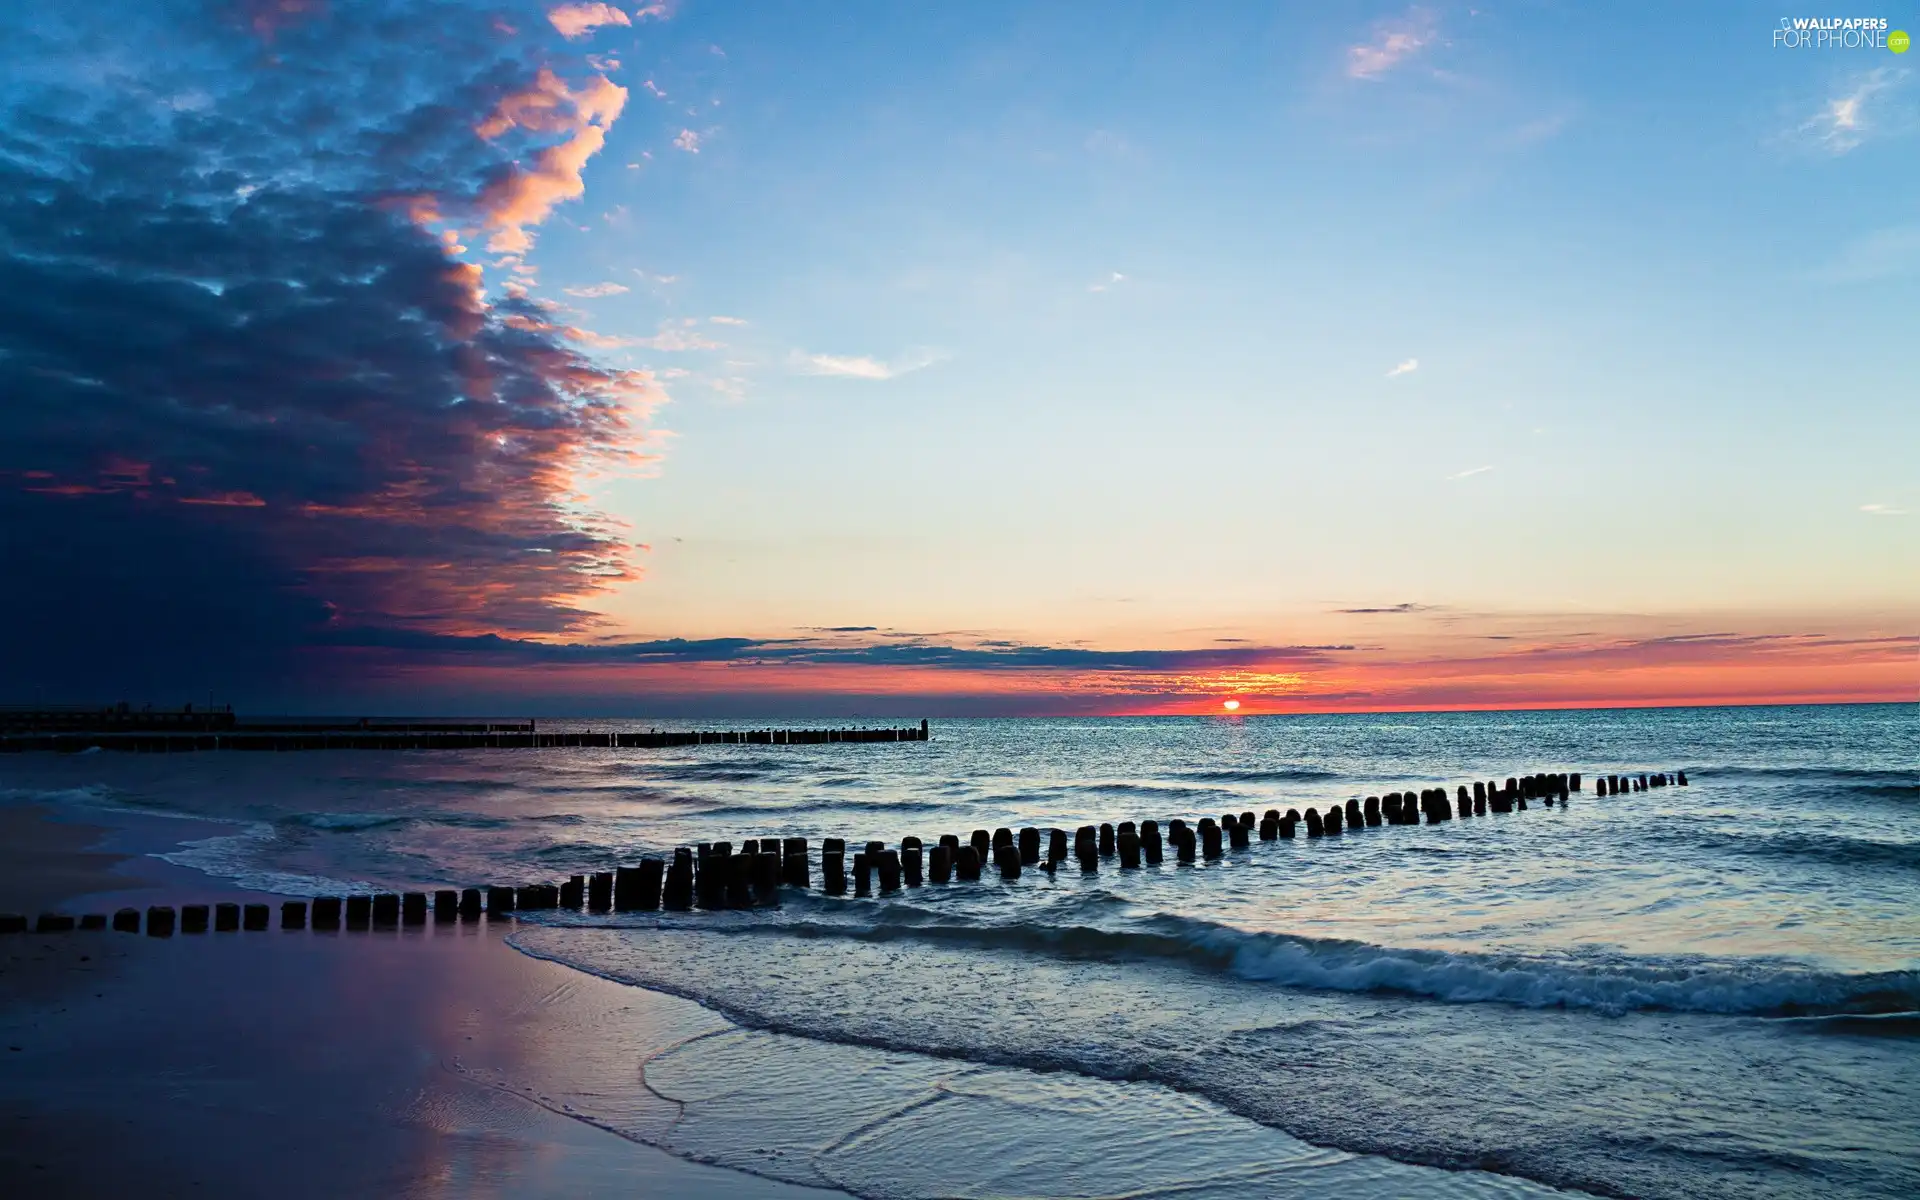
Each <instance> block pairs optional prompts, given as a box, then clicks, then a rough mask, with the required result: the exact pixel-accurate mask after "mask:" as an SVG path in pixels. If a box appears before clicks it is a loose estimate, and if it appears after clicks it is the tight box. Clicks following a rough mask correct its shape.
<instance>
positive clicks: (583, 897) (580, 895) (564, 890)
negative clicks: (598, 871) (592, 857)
mask: <svg viewBox="0 0 1920 1200" xmlns="http://www.w3.org/2000/svg"><path fill="white" fill-rule="evenodd" d="M586 904H587V877H586V876H585V875H569V876H567V881H566V882H565V883H563V884H561V885H560V907H561V908H565V909H573V910H578V909H581V908H585V907H586Z"/></svg>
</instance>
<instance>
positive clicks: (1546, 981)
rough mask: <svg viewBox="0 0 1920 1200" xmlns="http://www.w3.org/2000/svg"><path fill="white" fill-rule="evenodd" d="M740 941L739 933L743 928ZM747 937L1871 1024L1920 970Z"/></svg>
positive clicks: (1550, 1002) (1075, 942)
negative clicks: (1852, 1017) (971, 949)
mask: <svg viewBox="0 0 1920 1200" xmlns="http://www.w3.org/2000/svg"><path fill="white" fill-rule="evenodd" d="M741 932H746V930H745V929H742V930H741ZM759 932H766V933H785V934H791V935H794V936H799V937H818V938H849V937H851V938H858V939H861V940H866V941H888V940H914V941H926V942H940V943H947V944H961V945H968V946H975V947H978V948H981V949H992V950H1011V951H1018V952H1025V953H1040V954H1047V955H1051V956H1055V957H1061V958H1090V959H1100V960H1110V961H1111V960H1133V961H1154V960H1159V961H1171V962H1177V963H1180V964H1183V965H1185V966H1187V967H1190V968H1194V969H1200V970H1206V971H1214V972H1219V973H1223V974H1227V975H1231V976H1233V977H1235V978H1238V979H1242V980H1246V981H1248V982H1251V983H1261V984H1273V985H1277V986H1280V987H1290V988H1308V989H1313V990H1317V991H1335V992H1379V993H1391V994H1398V995H1407V996H1419V997H1423V998H1425V999H1428V1000H1437V1001H1441V1002H1443V1003H1449V1004H1475V1003H1495V1004H1511V1005H1517V1006H1519V1007H1522V1008H1570V1009H1584V1010H1588V1011H1592V1012H1597V1013H1602V1014H1606V1015H1619V1014H1622V1013H1627V1012H1636V1011H1649V1012H1683V1013H1704V1014H1714V1015H1722V1016H1776V1017H1787V1016H1814V1015H1823V1014H1872V1013H1891V1012H1902V1011H1906V1010H1910V1009H1916V1008H1920V971H1885V972H1876V973H1870V974H1831V973H1824V972H1819V971H1812V970H1807V969H1805V968H1798V967H1792V966H1786V965H1782V964H1777V963H1759V962H1756V963H1751V964H1740V963H1716V964H1693V963H1685V962H1680V963H1659V962H1647V961H1618V962H1608V963H1586V962H1580V961H1574V960H1554V959H1548V958H1529V957H1523V956H1518V955H1492V954H1477V953H1468V952H1453V951H1445V950H1424V949H1396V948H1392V947H1386V946H1377V945H1374V944H1372V943H1369V942H1355V941H1347V940H1341V939H1326V938H1309V937H1300V936H1297V935H1293V934H1280V933H1260V932H1249V931H1247V930H1241V929H1234V928H1231V927H1229V926H1224V925H1218V924H1215V923H1213V922H1210V921H1205V920H1200V919H1198V918H1191V917H1179V916H1172V915H1166V914H1161V915H1157V916H1153V917H1150V918H1147V919H1146V920H1144V921H1143V922H1142V923H1141V924H1140V925H1139V926H1138V927H1135V928H1131V929H1112V928H1102V927H1099V926H1091V925H1081V924H1061V923H1058V922H1050V923H1047V924H1035V923H1031V922H1026V921H1014V922H1009V923H1006V924H998V925H984V924H960V923H953V922H951V921H948V920H943V919H942V918H941V917H940V916H939V915H937V914H932V913H929V912H926V911H925V910H914V909H909V908H906V906H896V907H895V908H894V909H892V910H888V911H886V912H884V913H883V914H881V915H880V917H879V919H878V920H876V921H874V922H871V923H867V924H864V925H847V924H838V923H830V922H823V921H815V920H807V919H803V920H800V921H797V922H792V923H788V924H783V925H780V926H768V927H763V928H762V929H761V930H759Z"/></svg>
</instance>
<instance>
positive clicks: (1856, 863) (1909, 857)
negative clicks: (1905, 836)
mask: <svg viewBox="0 0 1920 1200" xmlns="http://www.w3.org/2000/svg"><path fill="white" fill-rule="evenodd" d="M1689 836H1690V838H1691V840H1692V841H1693V842H1694V843H1695V844H1697V845H1701V846H1705V847H1707V848H1709V849H1713V850H1718V851H1723V852H1725V853H1728V854H1739V855H1750V856H1753V857H1758V858H1781V859H1814V860H1818V861H1820V862H1826V863H1833V864H1835V865H1837V866H1842V867H1888V868H1894V869H1904V870H1910V871H1911V870H1920V843H1914V842H1888V841H1881V840H1879V839H1877V838H1859V837H1848V836H1846V835H1844V834H1837V833H1803V832H1800V831H1798V830H1784V831H1779V832H1769V833H1753V834H1748V833H1737V832H1729V831H1722V830H1711V831H1704V832H1699V833H1694V834H1691V835H1689Z"/></svg>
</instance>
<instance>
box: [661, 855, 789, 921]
mask: <svg viewBox="0 0 1920 1200" xmlns="http://www.w3.org/2000/svg"><path fill="white" fill-rule="evenodd" d="M760 845H761V846H762V847H765V848H764V849H763V850H762V851H761V852H760V853H759V854H756V855H751V856H750V857H751V858H752V859H753V863H754V870H753V902H754V904H755V905H756V906H757V907H761V908H768V907H772V906H774V905H777V904H779V903H780V869H781V866H782V863H781V861H780V846H779V843H778V842H769V841H768V840H767V839H765V838H762V839H761V841H760ZM654 861H655V862H658V861H659V860H658V859H655V860H654ZM655 894H656V895H658V893H657V892H656V893H655Z"/></svg>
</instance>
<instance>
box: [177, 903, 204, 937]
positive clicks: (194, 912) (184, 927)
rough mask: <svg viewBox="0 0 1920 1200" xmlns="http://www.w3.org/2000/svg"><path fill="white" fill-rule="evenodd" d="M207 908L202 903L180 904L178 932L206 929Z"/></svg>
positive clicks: (202, 930) (193, 931)
mask: <svg viewBox="0 0 1920 1200" xmlns="http://www.w3.org/2000/svg"><path fill="white" fill-rule="evenodd" d="M208 911H209V910H208V908H207V906H206V905H204V904H182V905H181V906H180V932H181V933H205V932H206V931H207V915H208Z"/></svg>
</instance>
